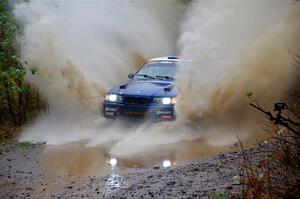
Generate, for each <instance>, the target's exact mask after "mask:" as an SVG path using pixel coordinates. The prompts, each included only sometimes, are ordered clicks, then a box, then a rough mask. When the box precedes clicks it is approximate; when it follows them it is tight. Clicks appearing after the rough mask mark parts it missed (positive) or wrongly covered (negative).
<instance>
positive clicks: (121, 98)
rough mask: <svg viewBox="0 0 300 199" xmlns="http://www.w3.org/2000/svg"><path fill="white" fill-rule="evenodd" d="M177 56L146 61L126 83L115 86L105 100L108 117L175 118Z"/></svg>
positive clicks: (104, 106)
mask: <svg viewBox="0 0 300 199" xmlns="http://www.w3.org/2000/svg"><path fill="white" fill-rule="evenodd" d="M178 62H179V59H178V57H175V56H170V57H160V58H155V59H151V60H149V61H147V62H146V63H145V64H144V65H143V66H142V67H141V68H140V69H139V70H138V71H137V72H136V73H129V74H128V78H129V79H130V80H129V81H128V82H127V83H126V84H124V85H120V86H118V87H114V88H112V89H111V90H110V91H109V92H108V93H107V95H106V98H105V101H104V102H103V115H104V116H105V117H107V118H113V119H115V118H125V119H151V120H158V121H160V120H175V119H176V114H175V110H174V106H175V104H176V91H175V88H174V87H175V78H174V77H175V75H176V73H177V63H178Z"/></svg>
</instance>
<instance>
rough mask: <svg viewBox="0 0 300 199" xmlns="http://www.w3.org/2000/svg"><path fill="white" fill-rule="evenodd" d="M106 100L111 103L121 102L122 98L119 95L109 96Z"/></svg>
mask: <svg viewBox="0 0 300 199" xmlns="http://www.w3.org/2000/svg"><path fill="white" fill-rule="evenodd" d="M105 99H106V100H107V101H110V102H121V101H122V96H120V95H117V94H107V95H106V97H105Z"/></svg>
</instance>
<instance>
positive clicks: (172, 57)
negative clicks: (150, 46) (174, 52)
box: [147, 56, 192, 62]
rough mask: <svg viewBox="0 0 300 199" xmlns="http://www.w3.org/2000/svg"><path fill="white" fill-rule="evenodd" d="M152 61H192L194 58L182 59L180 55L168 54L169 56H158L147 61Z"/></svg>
mask: <svg viewBox="0 0 300 199" xmlns="http://www.w3.org/2000/svg"><path fill="white" fill-rule="evenodd" d="M151 61H180V62H192V60H186V59H180V58H179V57H178V56H168V57H157V58H153V59H150V60H148V61H147V62H151Z"/></svg>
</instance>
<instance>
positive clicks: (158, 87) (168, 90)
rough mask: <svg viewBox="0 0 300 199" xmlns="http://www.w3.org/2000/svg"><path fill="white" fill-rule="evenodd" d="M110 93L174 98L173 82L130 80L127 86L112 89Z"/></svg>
mask: <svg viewBox="0 0 300 199" xmlns="http://www.w3.org/2000/svg"><path fill="white" fill-rule="evenodd" d="M110 92H111V93H116V94H120V95H135V96H138V95H141V96H153V97H155V96H159V97H175V96H176V93H175V89H174V82H169V81H157V80H151V81H148V80H131V81H129V82H128V83H127V84H124V85H121V86H119V87H115V88H113V89H112V90H111V91H110Z"/></svg>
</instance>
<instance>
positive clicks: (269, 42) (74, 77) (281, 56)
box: [15, 0, 300, 159]
mask: <svg viewBox="0 0 300 199" xmlns="http://www.w3.org/2000/svg"><path fill="white" fill-rule="evenodd" d="M299 7H300V5H299V4H296V5H295V4H289V3H288V1H287V2H285V1H263V2H261V1H257V2H250V1H249V2H248V1H243V2H237V1H226V2H220V1H216V2H215V1H209V2H208V1H195V2H192V3H191V4H187V3H184V1H175V0H174V1H154V2H151V3H149V2H147V1H142V2H140V1H136V2H135V1H129V2H127V1H112V2H111V1H88V2H86V1H76V3H72V2H71V1H30V3H24V4H19V5H17V6H16V8H15V15H16V16H17V18H18V19H20V21H22V23H23V24H24V34H23V35H22V36H21V37H20V38H19V39H20V42H21V45H22V59H23V60H26V61H27V62H29V63H30V65H33V66H36V67H38V69H39V70H38V75H37V76H30V75H29V76H28V80H29V81H30V82H31V83H32V84H33V85H34V86H35V87H37V88H38V89H39V91H40V92H41V94H42V95H43V96H44V97H45V99H47V102H48V103H49V105H50V107H51V110H50V113H49V114H47V115H44V116H41V117H40V118H38V119H37V120H36V121H34V123H33V124H31V125H29V126H28V128H27V129H26V130H25V131H24V132H23V134H22V136H21V138H20V139H21V140H33V141H46V142H47V144H49V145H61V144H65V143H69V142H76V141H79V140H86V142H85V144H84V147H95V146H98V147H99V146H102V145H105V146H106V147H107V146H108V147H107V148H108V153H109V154H114V155H119V156H120V155H132V154H137V153H145V152H146V151H148V152H149V151H154V150H157V149H158V148H159V146H161V145H166V144H172V143H177V142H184V141H185V140H195V139H199V138H201V139H204V140H205V143H203V142H195V144H194V145H193V147H195V148H199V151H203V150H204V149H205V150H209V147H210V146H212V145H217V146H223V145H230V144H233V143H235V142H236V133H237V131H238V130H237V129H241V132H242V135H241V136H242V137H243V139H253V138H255V137H256V136H257V134H256V135H253V134H252V133H254V132H260V131H257V129H254V127H253V126H254V125H256V124H255V122H256V121H257V119H258V118H259V117H257V115H255V114H254V111H253V110H251V109H250V108H248V105H247V103H248V101H247V100H248V99H247V98H246V97H245V93H246V92H247V91H252V92H253V93H254V95H255V97H256V98H257V99H259V100H260V103H261V104H262V105H263V106H264V107H266V108H269V109H270V108H271V107H269V105H271V104H272V103H273V102H276V101H280V100H283V99H284V98H285V96H284V90H285V89H287V88H289V87H292V86H294V85H293V84H294V74H295V68H294V67H293V66H292V64H291V62H292V58H291V55H290V54H289V52H293V51H294V50H296V49H297V48H299V44H300V36H299V35H300V15H299V13H300V12H299V9H300V8H299ZM174 51H178V52H180V54H181V56H182V58H184V59H190V60H193V62H192V64H189V65H185V66H180V71H179V74H178V76H177V90H178V94H179V97H178V103H177V105H176V110H177V114H178V120H177V121H176V122H174V123H159V124H148V123H146V124H142V125H132V124H124V123H122V122H111V121H107V120H106V119H105V118H103V117H102V116H101V113H100V106H101V103H102V101H103V99H104V96H105V94H106V92H107V91H108V90H109V89H110V88H111V87H112V86H115V85H118V84H120V83H123V82H125V81H126V76H127V74H128V72H132V71H135V70H136V69H137V67H138V66H139V65H141V64H142V62H143V61H144V60H147V59H149V58H152V57H158V56H164V55H168V54H170V53H172V52H174ZM179 150H180V149H179ZM198 154H200V153H198ZM183 159H184V158H183Z"/></svg>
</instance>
